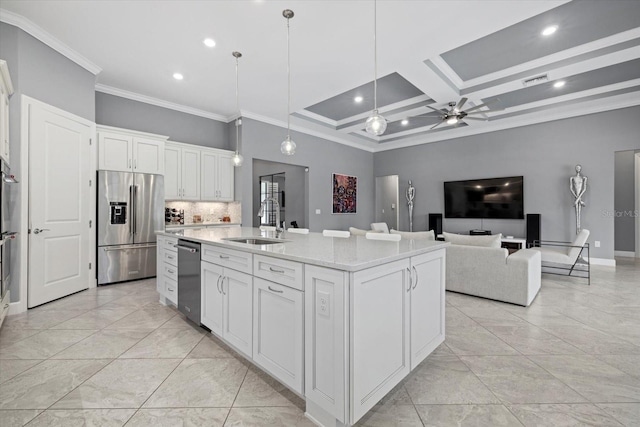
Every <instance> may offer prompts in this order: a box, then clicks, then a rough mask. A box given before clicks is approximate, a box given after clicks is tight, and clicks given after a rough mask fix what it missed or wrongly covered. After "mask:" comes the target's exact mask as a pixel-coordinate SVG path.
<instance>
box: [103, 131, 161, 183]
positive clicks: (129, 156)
mask: <svg viewBox="0 0 640 427" xmlns="http://www.w3.org/2000/svg"><path fill="white" fill-rule="evenodd" d="M97 130H98V169H100V170H112V171H120V172H137V173H150V174H156V175H164V168H165V166H164V164H165V161H164V155H165V141H166V140H167V138H168V137H166V136H161V135H153V134H148V133H143V132H137V131H131V130H127V129H119V128H113V127H110V126H98V128H97Z"/></svg>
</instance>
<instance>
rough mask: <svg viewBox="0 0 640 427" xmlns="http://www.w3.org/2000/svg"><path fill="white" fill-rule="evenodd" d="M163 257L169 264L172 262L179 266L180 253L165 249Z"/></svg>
mask: <svg viewBox="0 0 640 427" xmlns="http://www.w3.org/2000/svg"><path fill="white" fill-rule="evenodd" d="M162 259H163V260H164V262H166V263H167V264H171V265H173V266H174V267H177V266H178V254H177V253H175V252H170V251H163V255H162Z"/></svg>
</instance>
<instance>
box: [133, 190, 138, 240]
mask: <svg viewBox="0 0 640 427" xmlns="http://www.w3.org/2000/svg"><path fill="white" fill-rule="evenodd" d="M137 211H138V186H137V185H134V186H133V234H137V233H138V212H137Z"/></svg>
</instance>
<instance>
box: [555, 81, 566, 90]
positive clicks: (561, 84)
mask: <svg viewBox="0 0 640 427" xmlns="http://www.w3.org/2000/svg"><path fill="white" fill-rule="evenodd" d="M565 83H566V82H565V81H564V80H558V81H557V82H555V83H554V84H553V87H555V88H560V87H562V86H564V85H565Z"/></svg>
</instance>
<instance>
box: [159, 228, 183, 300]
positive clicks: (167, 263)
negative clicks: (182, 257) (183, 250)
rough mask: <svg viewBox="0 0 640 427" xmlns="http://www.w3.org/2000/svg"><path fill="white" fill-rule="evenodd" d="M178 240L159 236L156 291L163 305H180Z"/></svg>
mask: <svg viewBox="0 0 640 427" xmlns="http://www.w3.org/2000/svg"><path fill="white" fill-rule="evenodd" d="M177 244H178V239H176V238H173V237H167V236H158V239H157V249H156V251H157V252H156V253H157V256H156V290H157V291H158V293H159V294H160V303H161V304H164V305H166V304H172V305H175V306H177V305H178V253H177V250H176V248H175V247H174V245H177Z"/></svg>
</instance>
